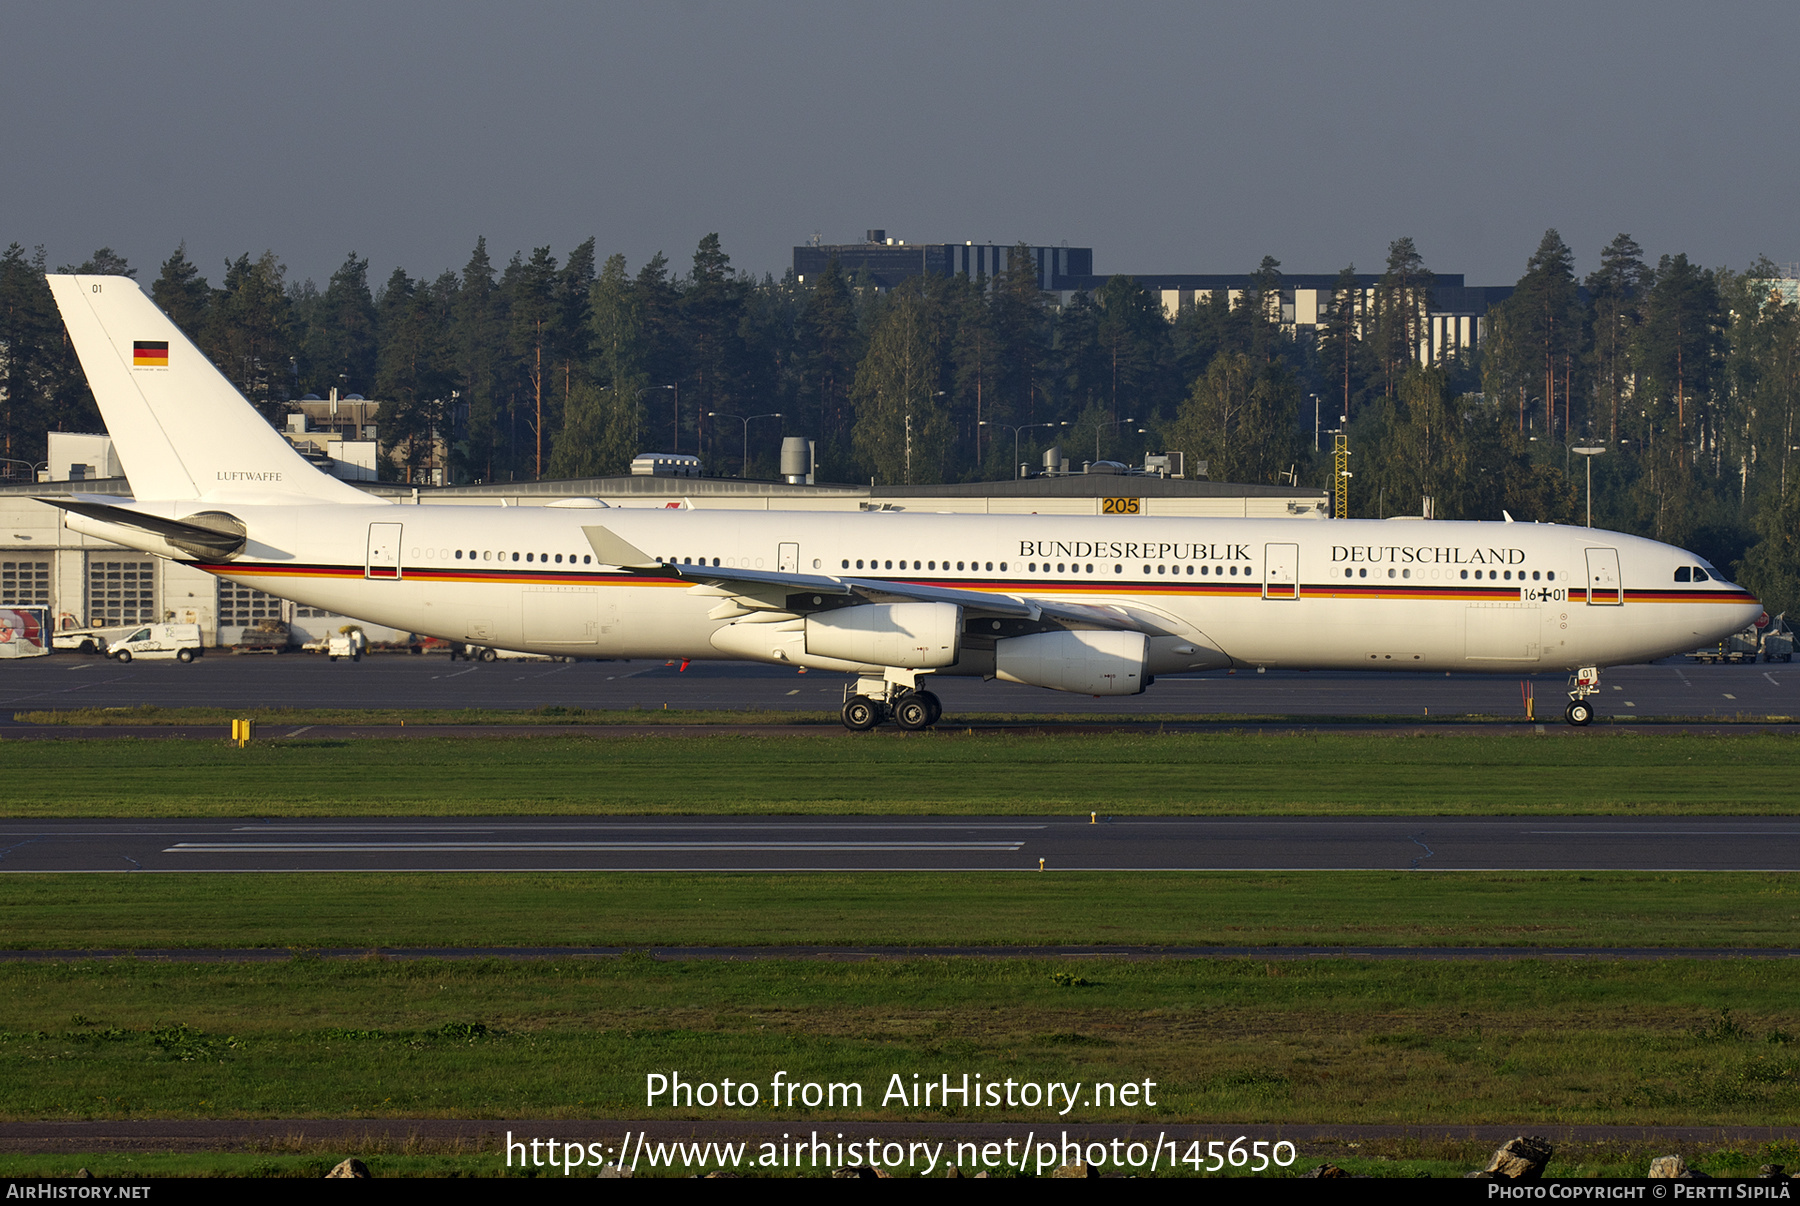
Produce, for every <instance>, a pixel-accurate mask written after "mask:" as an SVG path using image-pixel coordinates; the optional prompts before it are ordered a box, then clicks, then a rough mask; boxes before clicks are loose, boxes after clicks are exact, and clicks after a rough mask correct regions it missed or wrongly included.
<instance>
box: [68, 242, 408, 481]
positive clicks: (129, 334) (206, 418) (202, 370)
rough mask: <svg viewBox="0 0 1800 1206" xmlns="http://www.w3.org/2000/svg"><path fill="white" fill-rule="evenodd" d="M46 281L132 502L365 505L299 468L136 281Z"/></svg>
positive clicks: (300, 461)
mask: <svg viewBox="0 0 1800 1206" xmlns="http://www.w3.org/2000/svg"><path fill="white" fill-rule="evenodd" d="M48 279H49V282H50V292H51V293H52V294H54V295H55V297H56V305H57V308H58V309H60V310H61V311H62V318H63V324H64V325H65V326H67V327H68V329H69V339H70V341H71V342H73V343H74V345H75V354H76V355H77V356H79V357H80V358H81V369H82V371H83V372H84V373H86V374H87V379H88V386H89V387H90V388H91V389H92V390H93V391H94V400H95V401H96V402H98V403H99V404H100V415H101V417H102V418H104V419H105V420H106V430H107V432H108V434H110V435H111V436H112V438H113V446H114V448H116V449H117V450H118V454H119V461H120V463H121V464H123V465H124V466H125V476H126V477H127V478H129V479H130V481H131V490H132V493H133V494H134V495H135V496H136V497H137V498H138V499H139V500H151V499H156V500H167V499H208V500H237V501H244V502H250V501H261V500H268V501H280V500H289V501H303V500H304V501H312V502H344V503H365V504H366V503H369V502H372V501H374V500H373V499H371V498H370V496H369V495H367V494H365V493H363V492H362V491H361V490H358V489H357V488H356V487H354V486H352V485H350V484H348V483H347V482H341V481H339V480H338V479H336V478H334V477H332V476H330V475H329V474H325V473H321V472H319V470H317V469H315V468H313V467H312V466H311V465H309V464H308V463H307V462H306V459H305V458H304V457H302V456H301V455H300V454H299V453H298V452H295V451H294V449H293V446H292V445H290V444H289V443H288V442H287V441H286V440H285V439H283V438H282V437H281V434H280V433H279V432H277V431H276V430H275V429H274V428H273V427H270V426H269V424H268V423H267V422H266V421H264V419H263V417H262V416H261V415H260V414H258V413H257V412H256V408H255V407H253V406H251V405H250V403H249V402H247V401H245V400H244V396H243V395H242V394H240V393H238V392H237V390H236V389H235V388H234V387H233V386H232V384H231V382H229V381H227V380H226V379H225V376H224V374H222V373H220V372H219V370H218V369H217V368H215V367H214V366H213V364H212V362H211V361H209V360H207V358H206V357H205V356H204V355H202V354H201V352H200V349H199V348H197V347H195V346H194V345H193V344H192V343H190V342H189V341H188V338H187V336H185V335H183V334H182V333H181V329H180V328H179V327H177V326H176V325H175V324H174V323H173V322H171V321H170V320H169V317H168V315H166V314H164V313H163V312H162V311H161V310H159V309H157V308H156V304H155V303H154V302H152V301H151V300H150V299H149V298H148V297H146V296H144V293H143V291H142V290H141V289H139V288H138V286H137V282H136V281H133V280H131V279H130V278H128V277H123V276H51V277H49V278H48Z"/></svg>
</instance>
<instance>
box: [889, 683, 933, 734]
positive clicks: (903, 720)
mask: <svg viewBox="0 0 1800 1206" xmlns="http://www.w3.org/2000/svg"><path fill="white" fill-rule="evenodd" d="M931 720H932V716H931V705H930V704H928V703H926V702H925V701H924V700H923V699H921V698H919V692H917V691H909V692H907V693H906V694H905V695H902V696H901V697H900V702H899V703H897V704H895V705H894V723H895V724H897V725H899V726H900V727H901V728H903V729H910V730H912V731H915V732H916V731H918V730H919V729H928V728H930V727H931Z"/></svg>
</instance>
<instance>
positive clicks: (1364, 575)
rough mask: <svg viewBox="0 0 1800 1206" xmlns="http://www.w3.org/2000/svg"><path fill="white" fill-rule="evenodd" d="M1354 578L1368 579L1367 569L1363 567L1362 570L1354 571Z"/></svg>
mask: <svg viewBox="0 0 1800 1206" xmlns="http://www.w3.org/2000/svg"><path fill="white" fill-rule="evenodd" d="M1356 576H1357V577H1358V578H1367V577H1368V576H1369V571H1368V568H1367V567H1364V568H1363V569H1359V570H1357V571H1356Z"/></svg>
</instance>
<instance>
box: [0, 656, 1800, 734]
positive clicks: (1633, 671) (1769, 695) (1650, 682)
mask: <svg viewBox="0 0 1800 1206" xmlns="http://www.w3.org/2000/svg"><path fill="white" fill-rule="evenodd" d="M845 682H846V677H845V676H844V675H839V674H825V673H819V672H814V673H809V674H798V673H796V672H795V671H793V670H789V669H783V668H780V667H776V666H759V665H752V664H748V663H733V662H694V663H693V664H691V665H690V666H689V667H688V668H687V670H686V671H685V672H684V671H682V670H681V668H680V663H664V662H660V661H657V662H646V661H636V662H541V661H519V662H512V661H499V662H484V663H475V662H461V661H457V662H452V661H450V660H449V659H448V658H445V657H442V656H426V655H415V656H408V655H403V654H394V655H382V656H371V657H368V658H365V659H364V660H363V661H361V662H347V661H342V662H332V661H330V660H329V659H327V658H324V657H319V656H316V655H309V654H287V655H284V656H280V657H249V656H239V655H232V654H229V653H219V652H214V653H211V654H209V655H208V656H206V657H203V658H200V659H199V660H198V661H195V662H193V663H191V664H189V665H185V666H184V665H180V664H179V663H176V662H148V661H142V660H139V661H135V662H132V663H130V664H129V665H123V666H122V665H119V664H118V663H116V662H111V661H107V660H105V659H104V658H99V657H91V656H82V655H78V654H58V655H55V656H51V657H44V658H34V659H31V660H29V661H12V662H7V663H4V664H0V734H4V733H6V731H7V730H8V729H14V730H17V729H19V728H23V727H29V726H22V725H20V724H18V722H16V721H14V720H13V716H14V714H15V713H18V712H24V711H30V710H38V709H43V710H63V709H69V708H128V707H137V706H142V705H153V706H157V707H166V708H178V707H206V708H236V707H274V708H494V709H520V710H524V709H531V708H540V707H546V706H561V707H570V708H598V709H633V708H638V709H647V710H658V711H660V710H662V709H664V708H668V709H671V710H683V711H691V710H702V709H717V710H727V711H741V710H745V709H756V710H765V711H771V712H808V711H810V712H819V711H828V712H836V711H837V709H838V707H839V705H840V704H841V703H842V701H843V695H844V683H845ZM1521 684H1526V685H1528V687H1529V689H1530V690H1532V691H1533V692H1534V693H1535V696H1536V715H1537V717H1538V719H1540V720H1548V721H1560V719H1561V716H1562V707H1563V703H1564V702H1565V700H1564V689H1565V688H1564V676H1563V675H1560V674H1552V675H1535V676H1529V677H1526V676H1522V675H1519V674H1510V675H1480V674H1454V675H1445V674H1399V673H1395V674H1382V673H1363V672H1349V671H1300V670H1271V671H1269V672H1268V673H1267V674H1257V673H1255V672H1254V671H1253V670H1244V671H1240V672H1237V673H1228V672H1225V671H1214V672H1210V673H1206V674H1194V675H1170V676H1164V677H1161V678H1158V679H1157V681H1156V682H1155V684H1153V685H1152V686H1151V687H1150V689H1149V690H1147V691H1145V692H1144V693H1143V694H1142V695H1135V696H1128V697H1118V698H1108V699H1095V698H1093V697H1091V696H1086V695H1070V694H1067V693H1064V692H1060V691H1048V690H1043V689H1040V688H1036V687H1021V686H1017V685H1014V684H1008V683H999V682H992V683H984V682H982V681H980V680H979V679H958V678H944V679H933V680H932V682H931V688H932V690H933V691H934V692H936V693H937V694H938V696H939V697H940V698H941V699H942V700H943V703H944V710H945V713H946V717H947V720H948V723H951V724H954V723H955V722H956V720H957V718H958V716H960V715H965V714H969V713H983V712H989V713H991V712H1005V713H1016V714H1034V713H1035V714H1043V713H1062V714H1079V715H1083V716H1091V717H1093V718H1095V719H1096V720H1101V721H1104V720H1106V719H1108V718H1117V719H1121V720H1125V719H1130V718H1131V717H1134V716H1143V715H1146V714H1159V713H1160V714H1167V713H1178V714H1188V715H1193V716H1196V717H1203V716H1208V715H1230V716H1247V715H1262V716H1270V715H1272V716H1283V717H1295V718H1301V717H1329V716H1383V717H1407V718H1417V719H1420V720H1431V719H1435V718H1438V717H1460V716H1464V715H1468V714H1471V713H1474V714H1481V715H1488V716H1500V717H1517V718H1520V719H1523V717H1524V710H1525V709H1524V705H1523V703H1522V701H1521ZM1601 685H1602V691H1601V693H1600V695H1599V696H1598V697H1597V698H1596V700H1595V702H1596V705H1597V711H1598V716H1599V719H1598V721H1597V722H1596V723H1598V724H1605V723H1606V722H1607V721H1608V720H1609V719H1611V718H1614V717H1626V718H1657V717H1697V718H1699V717H1713V718H1718V719H1736V718H1739V717H1744V718H1756V719H1762V718H1764V717H1769V716H1785V717H1792V716H1800V666H1796V665H1788V664H1779V663H1778V664H1763V665H1738V666H1707V665H1698V664H1695V663H1691V662H1688V661H1686V660H1685V659H1668V660H1665V661H1663V662H1659V663H1656V664H1654V665H1648V666H1621V667H1618V668H1616V669H1609V670H1606V671H1604V672H1603V673H1602V677H1601Z"/></svg>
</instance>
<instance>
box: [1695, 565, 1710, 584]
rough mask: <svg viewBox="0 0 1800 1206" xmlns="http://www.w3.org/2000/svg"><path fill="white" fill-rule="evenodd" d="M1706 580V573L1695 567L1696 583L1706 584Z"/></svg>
mask: <svg viewBox="0 0 1800 1206" xmlns="http://www.w3.org/2000/svg"><path fill="white" fill-rule="evenodd" d="M1706 580H1707V579H1706V571H1705V570H1703V569H1701V568H1700V567H1699V566H1697V565H1696V566H1695V567H1694V581H1696V582H1705V581H1706Z"/></svg>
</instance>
